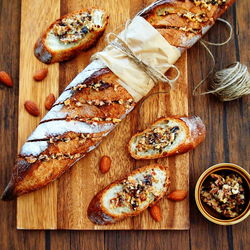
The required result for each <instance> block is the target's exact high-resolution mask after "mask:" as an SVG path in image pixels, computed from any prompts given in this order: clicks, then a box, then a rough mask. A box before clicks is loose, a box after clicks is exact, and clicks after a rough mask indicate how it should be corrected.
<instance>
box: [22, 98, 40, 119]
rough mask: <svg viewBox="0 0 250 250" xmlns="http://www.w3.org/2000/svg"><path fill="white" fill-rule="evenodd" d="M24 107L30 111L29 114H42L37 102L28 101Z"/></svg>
mask: <svg viewBox="0 0 250 250" xmlns="http://www.w3.org/2000/svg"><path fill="white" fill-rule="evenodd" d="M24 107H25V109H26V110H27V111H28V113H29V114H31V115H33V116H39V115H40V111H39V108H38V106H37V105H36V103H34V102H32V101H26V102H25V103H24Z"/></svg>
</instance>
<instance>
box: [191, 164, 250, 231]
mask: <svg viewBox="0 0 250 250" xmlns="http://www.w3.org/2000/svg"><path fill="white" fill-rule="evenodd" d="M213 173H216V174H217V173H218V174H221V173H223V174H231V173H235V174H237V175H238V176H240V177H241V178H242V180H243V184H242V185H243V188H244V190H245V205H244V207H243V211H242V212H241V213H240V214H239V215H238V216H237V217H234V218H225V217H224V216H223V215H220V214H219V213H217V212H216V211H215V210H214V209H213V208H212V207H210V206H208V205H207V204H205V203H204V202H203V201H202V200H201V189H202V186H203V184H204V183H206V181H208V179H209V176H210V175H211V174H213ZM195 201H196V205H197V207H198V209H199V210H200V212H201V213H202V215H203V216H205V217H206V218H207V219H208V220H210V221H211V222H213V223H215V224H219V225H224V226H228V225H233V224H236V223H239V222H241V221H243V220H244V219H246V218H247V217H248V216H249V215H250V175H249V173H248V172H247V171H246V170H245V169H243V168H241V167H240V166H238V165H235V164H232V163H220V164H216V165H214V166H212V167H210V168H208V169H207V170H206V171H205V172H204V173H203V174H202V175H201V176H200V177H199V179H198V181H197V183H196V186H195Z"/></svg>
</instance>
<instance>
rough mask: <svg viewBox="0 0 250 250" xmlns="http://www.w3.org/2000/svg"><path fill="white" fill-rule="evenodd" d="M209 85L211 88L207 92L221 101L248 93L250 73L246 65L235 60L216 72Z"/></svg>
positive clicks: (249, 91) (249, 92)
mask: <svg viewBox="0 0 250 250" xmlns="http://www.w3.org/2000/svg"><path fill="white" fill-rule="evenodd" d="M210 87H211V89H212V90H211V91H208V92H209V93H212V94H215V95H216V96H218V97H219V99H220V100H221V101H223V102H225V101H232V100H235V99H238V98H240V97H242V96H243V95H248V94H250V73H249V72H248V69H247V66H246V65H244V64H241V63H240V62H236V63H233V64H231V65H229V66H227V67H226V68H225V69H222V70H220V71H218V72H216V73H215V74H214V76H213V78H212V82H211V84H210Z"/></svg>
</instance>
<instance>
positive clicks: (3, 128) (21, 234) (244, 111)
mask: <svg viewBox="0 0 250 250" xmlns="http://www.w3.org/2000/svg"><path fill="white" fill-rule="evenodd" d="M20 2H21V1H19V0H0V70H4V71H7V72H8V73H10V75H11V76H12V77H13V79H14V83H15V84H14V87H13V88H7V87H5V86H2V85H1V86H0V100H1V108H0V147H1V153H0V161H1V165H0V192H2V191H3V189H4V186H5V185H6V184H7V182H8V180H9V177H10V173H11V168H12V166H13V164H14V161H15V155H16V153H17V126H18V124H17V116H18V74H19V73H18V72H19V35H20V22H21V20H20V10H21V3H20ZM249 7H250V6H249V0H238V1H237V4H235V5H234V6H233V7H232V8H231V9H230V10H229V11H228V12H227V13H226V14H225V15H224V18H225V19H227V20H228V21H229V22H230V23H231V24H232V25H233V29H234V31H235V32H234V35H233V39H232V41H231V42H230V43H228V44H227V45H226V46H223V47H213V48H212V52H213V54H214V55H215V58H216V68H217V69H221V68H223V67H225V66H226V65H228V64H230V63H232V62H234V61H236V60H238V61H240V62H242V63H245V64H246V65H247V66H248V67H249V66H250V53H249V49H250V47H249V42H250V41H249V30H250V27H249V24H250V13H249ZM225 29H226V28H225V27H224V26H223V25H221V24H216V25H215V27H214V28H213V29H212V30H211V31H210V32H209V34H208V36H207V37H206V39H209V40H210V41H215V42H218V41H221V40H224V39H225V38H226V36H227V32H226V30H225ZM188 59H189V83H190V93H189V97H190V100H189V105H190V106H189V110H190V114H197V115H199V116H201V117H202V119H203V120H204V122H205V123H206V125H207V134H208V136H207V138H206V141H205V142H204V143H203V144H202V146H200V147H198V148H197V149H196V150H195V151H193V152H191V157H190V197H191V198H190V199H191V200H190V206H191V207H190V220H191V228H190V230H189V231H99V232H93V231H22V230H16V202H15V201H13V202H2V201H0V249H3V250H5V249H10V250H14V249H25V250H26V249H27V250H29V249H36V250H38V249H46V250H49V249H56V250H62V249H74V250H75V249H88V250H91V249H108V250H112V249H138V250H139V249H147V250H150V249H157V250H158V249H174V250H177V249H200V250H201V249H221V250H222V249H223V250H224V249H230V250H231V249H249V248H250V219H249V218H248V219H247V220H245V221H244V222H242V223H240V224H238V225H235V226H228V227H223V226H218V225H214V224H212V223H210V222H208V221H207V220H206V219H205V218H204V217H203V216H202V215H201V214H200V213H199V211H198V210H197V207H196V205H195V201H194V195H193V193H194V186H195V183H196V180H197V178H198V177H199V175H200V174H201V173H202V172H203V171H204V170H205V169H206V168H207V167H208V166H211V165H213V164H215V163H219V162H232V163H236V164H238V165H241V166H243V167H244V168H246V169H247V170H248V171H249V170H250V164H249V155H250V154H249V128H250V126H249V120H250V119H249V115H250V114H249V98H248V97H244V98H241V99H239V100H236V101H232V102H229V103H221V102H219V101H218V100H217V99H216V98H215V97H213V96H199V97H193V96H192V89H193V87H194V83H195V82H196V83H197V82H199V80H200V79H201V78H202V77H204V76H205V74H206V72H208V71H209V69H210V67H211V60H210V58H209V57H208V55H207V53H206V52H205V50H204V48H202V46H200V45H199V44H197V45H196V46H194V47H193V48H192V49H190V50H189V52H188ZM20 67H25V65H20Z"/></svg>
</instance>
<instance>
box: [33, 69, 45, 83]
mask: <svg viewBox="0 0 250 250" xmlns="http://www.w3.org/2000/svg"><path fill="white" fill-rule="evenodd" d="M47 75H48V69H47V68H44V69H40V70H38V71H37V72H36V73H35V74H34V76H33V78H34V80H36V81H42V80H43V79H44V78H45V77H46V76H47Z"/></svg>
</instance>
